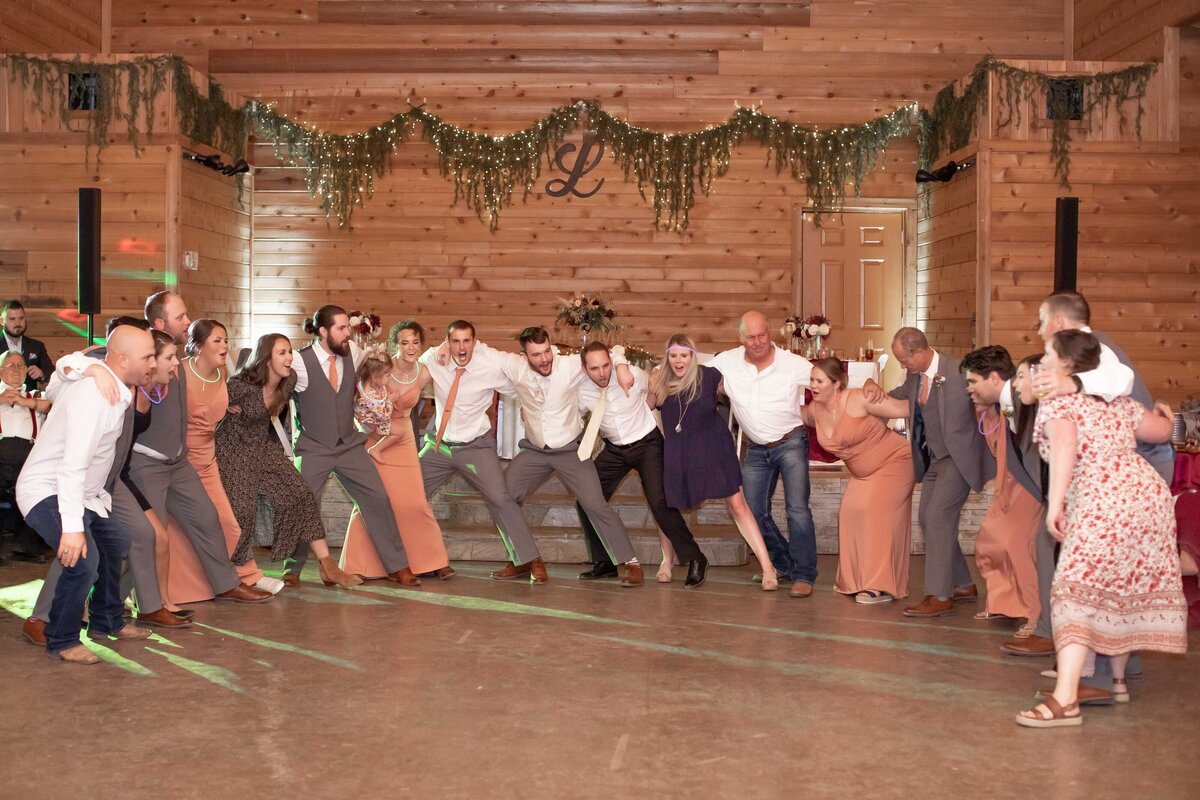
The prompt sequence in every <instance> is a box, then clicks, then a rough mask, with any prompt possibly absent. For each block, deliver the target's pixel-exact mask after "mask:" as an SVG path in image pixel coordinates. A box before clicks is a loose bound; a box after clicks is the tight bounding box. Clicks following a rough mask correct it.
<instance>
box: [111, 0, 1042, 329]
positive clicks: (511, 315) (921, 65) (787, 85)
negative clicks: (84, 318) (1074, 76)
mask: <svg viewBox="0 0 1200 800" xmlns="http://www.w3.org/2000/svg"><path fill="white" fill-rule="evenodd" d="M113 14H114V18H113V25H114V28H113V49H114V52H153V51H161V50H169V51H172V52H180V53H181V54H183V55H184V56H185V57H187V58H188V59H189V60H190V61H191V63H192V64H193V65H195V66H196V67H198V68H200V69H204V70H208V71H211V72H212V73H213V75H214V76H215V77H216V78H217V79H218V80H220V81H221V82H222V83H223V84H224V85H225V86H226V88H227V89H229V90H232V91H235V92H240V93H244V94H247V95H257V96H261V97H264V98H266V99H269V100H273V101H275V102H277V103H278V106H279V108H280V109H281V110H283V111H285V112H287V113H289V114H291V115H293V116H294V117H296V118H297V119H301V120H304V121H307V122H311V123H314V124H317V125H320V126H322V127H327V128H332V129H337V130H353V129H361V128H364V127H367V126H369V125H371V124H373V123H376V122H379V121H381V120H383V119H385V118H386V117H387V116H389V115H390V114H391V113H394V112H395V111H397V110H400V109H402V108H404V102H403V101H404V99H405V98H407V97H412V98H414V99H416V100H417V101H418V102H420V101H424V102H425V103H426V105H427V107H428V108H429V109H430V110H432V111H434V112H436V113H439V114H442V115H444V116H445V117H446V118H448V119H449V120H450V121H453V122H456V123H458V124H464V125H471V126H473V127H476V128H478V129H480V130H487V131H491V132H503V131H505V130H512V129H515V128H518V127H523V126H525V125H527V124H528V123H529V121H530V120H531V119H533V118H535V117H537V116H541V115H542V114H544V113H545V112H546V111H547V110H548V109H549V108H551V107H553V106H556V105H559V104H562V103H564V102H567V101H569V100H570V99H571V98H572V97H576V96H582V97H598V98H600V99H601V100H602V102H603V103H604V104H605V107H606V108H607V109H608V110H610V111H612V112H614V113H616V114H618V115H621V116H625V117H628V118H629V119H631V120H632V121H634V122H636V123H638V124H643V125H647V126H653V127H658V128H661V129H663V130H668V131H675V130H688V129H696V128H699V127H702V126H703V125H705V124H708V123H711V122H716V121H720V120H723V119H725V118H726V117H727V116H728V115H729V113H730V112H731V111H732V110H733V107H734V106H733V103H734V101H735V100H737V101H740V102H741V103H743V104H750V103H755V102H759V101H762V102H763V103H764V107H765V109H766V110H767V111H769V112H771V113H773V114H776V115H779V116H782V117H784V118H786V119H789V120H792V121H796V122H801V123H835V122H847V121H848V122H854V121H861V120H866V119H869V118H872V117H874V116H877V115H879V114H881V113H885V112H886V111H888V110H890V109H892V108H894V107H895V106H896V105H898V104H901V103H903V102H905V101H907V100H909V99H914V98H915V99H919V100H923V101H927V100H930V99H931V98H932V96H933V94H934V93H935V92H936V91H937V90H938V89H939V88H941V86H943V85H944V84H945V83H946V82H947V81H950V80H953V79H955V78H958V77H960V76H961V75H963V74H964V73H966V72H967V71H968V70H969V69H970V68H971V66H972V65H974V64H975V62H976V61H977V60H978V59H979V57H980V56H981V55H983V54H984V53H986V52H994V53H996V54H997V55H998V56H1001V57H1004V58H1057V57H1061V55H1062V53H1063V49H1064V33H1063V30H1064V29H1063V23H1064V9H1063V6H1062V4H1053V3H1051V4H1048V3H1045V2H1042V0H1019V2H1017V3H1016V4H1015V5H1014V4H1011V3H1010V4H1005V5H1003V6H1000V5H998V4H996V3H993V2H988V1H986V0H965V1H964V2H957V3H954V4H944V3H941V2H900V1H899V0H863V2H856V3H854V4H846V3H843V2H839V1H838V0H813V2H811V3H806V2H760V3H752V4H746V3H733V2H688V3H677V4H670V5H662V4H655V3H647V2H636V1H632V0H631V1H616V0H614V1H610V0H602V1H600V2H594V3H558V4H547V3H537V2H510V3H491V2H481V3H471V4H461V3H448V2H360V1H355V2H339V1H338V0H329V1H325V0H322V1H321V2H317V1H316V0H293V2H290V3H275V2H267V0H247V1H245V2H227V1H226V0H222V2H188V3H171V4H167V3H162V2H157V1H156V0H127V2H122V3H120V4H115V5H114V9H113ZM765 156H766V154H765V153H764V152H763V151H762V150H760V149H758V148H748V149H746V150H745V151H743V152H741V153H738V154H737V156H736V158H735V161H734V166H733V168H732V169H731V171H730V175H729V177H728V178H725V179H722V180H718V181H717V182H716V183H715V185H714V195H713V196H712V197H710V198H701V199H700V200H699V201H698V204H697V207H696V209H695V210H694V211H693V213H692V224H691V227H690V228H689V230H688V231H687V232H686V233H683V234H678V233H668V232H662V231H658V232H656V231H655V230H654V229H653V225H652V221H653V216H652V210H651V208H650V206H649V205H648V204H647V203H646V202H644V201H643V200H642V199H641V198H640V196H639V195H638V192H637V190H636V188H635V187H634V186H632V185H630V184H627V183H625V182H623V180H621V176H620V174H619V172H618V171H617V170H616V169H615V168H614V167H613V165H612V164H611V163H610V162H609V161H608V160H607V159H606V160H605V161H603V162H602V163H601V165H600V166H599V167H598V168H597V169H595V170H594V171H592V172H591V173H589V174H587V175H586V176H584V178H583V179H582V180H581V181H580V184H579V188H580V189H581V190H582V191H590V189H592V188H593V187H595V186H596V184H597V183H598V181H599V180H600V179H604V181H605V183H604V185H603V187H601V189H600V190H599V191H598V192H597V193H596V194H595V195H594V196H592V197H590V198H580V197H568V198H561V199H560V198H554V197H549V196H547V195H546V194H545V192H544V191H543V187H544V186H545V183H546V181H547V180H550V179H552V178H562V177H565V176H564V175H562V174H561V173H555V172H552V171H547V172H544V173H543V176H542V179H541V181H540V182H539V187H538V188H539V191H538V194H537V196H535V197H533V198H531V199H530V201H529V202H528V203H527V204H525V205H521V204H519V203H518V204H517V205H515V206H514V207H512V208H510V209H508V210H507V211H506V212H505V213H504V214H503V216H502V217H501V224H500V229H499V231H498V232H497V233H495V234H493V233H490V232H489V231H488V228H487V226H486V225H485V224H481V223H480V222H479V221H478V220H477V219H476V218H475V215H474V214H473V213H472V212H469V211H467V210H466V209H464V208H462V207H461V206H460V207H457V208H456V207H452V206H451V198H452V186H451V185H450V184H449V183H447V182H446V181H444V180H443V179H442V178H441V177H440V176H438V174H437V168H436V162H435V160H434V158H433V155H432V152H431V150H430V149H429V148H427V147H426V146H424V145H423V144H419V143H410V144H406V145H405V146H404V147H402V148H401V150H400V152H399V154H398V155H397V156H396V162H395V163H396V166H397V169H396V171H395V172H394V173H392V174H391V175H389V176H387V177H385V178H383V179H381V180H378V181H377V182H376V187H377V188H376V195H375V197H374V198H373V199H372V200H370V201H368V202H367V204H366V205H365V206H364V207H363V208H361V209H359V210H358V211H357V214H356V216H355V219H354V228H353V229H352V230H349V231H346V230H339V229H338V228H337V226H336V224H335V225H330V224H328V223H327V222H326V220H325V218H324V216H323V215H322V214H321V213H320V211H319V209H318V208H317V207H316V205H315V204H314V203H313V201H312V200H311V199H309V198H308V196H307V194H306V192H305V191H304V189H303V185H302V183H301V181H300V176H299V173H298V172H297V171H296V170H291V169H287V168H284V167H280V166H276V165H275V164H274V162H273V159H272V158H271V153H270V148H269V147H261V146H260V147H259V148H258V149H257V152H256V154H255V158H256V163H257V164H258V165H259V166H261V167H262V169H261V170H259V174H258V176H257V180H256V191H255V195H254V201H255V202H254V215H253V227H254V248H253V254H252V258H253V285H254V312H253V313H254V319H253V325H252V327H253V329H254V331H255V332H256V333H261V332H264V331H267V330H272V329H279V330H284V331H286V332H288V333H292V334H295V333H296V332H297V328H296V323H297V320H298V319H299V318H300V317H302V316H303V315H304V314H305V313H307V312H310V311H311V310H312V309H313V308H314V307H315V306H316V305H318V304H320V303H321V302H324V301H326V300H327V299H329V300H333V301H336V302H339V303H341V304H343V305H345V306H348V307H361V308H365V309H372V310H375V311H377V312H379V313H380V314H382V315H383V317H384V319H385V322H387V323H391V322H393V321H395V320H396V319H398V318H399V317H401V316H402V315H414V316H417V317H419V318H420V319H421V320H422V322H424V323H426V324H427V325H428V326H430V327H431V328H434V329H437V328H439V327H441V326H442V325H444V324H445V323H446V322H448V321H449V320H450V319H452V318H454V317H457V316H465V317H468V318H473V319H474V320H475V321H476V322H477V323H479V332H480V334H481V336H484V337H486V338H488V339H491V340H493V341H503V340H507V341H511V337H512V336H513V334H514V333H515V332H516V331H517V330H518V329H519V328H521V327H522V326H524V325H526V324H532V323H542V324H545V323H548V322H549V321H550V319H551V318H552V314H553V306H554V301H555V298H556V297H559V296H563V295H566V294H568V293H569V292H571V291H573V290H581V291H598V292H603V293H605V294H608V295H610V296H611V297H612V298H613V300H614V301H615V303H616V306H617V309H618V310H619V312H620V313H621V316H622V318H623V319H624V320H625V321H626V322H627V323H629V325H630V328H629V329H628V331H626V334H625V335H626V338H628V339H629V340H631V341H634V342H638V343H642V344H644V345H646V346H648V347H652V348H657V347H659V346H661V344H662V342H663V341H664V340H665V339H666V337H667V336H668V335H669V334H670V333H672V332H674V331H675V330H679V329H683V330H687V331H689V332H691V333H692V334H693V335H694V336H695V337H696V338H697V339H698V340H700V342H701V343H702V345H703V346H705V347H722V346H727V345H730V344H732V343H733V342H734V338H735V328H736V320H737V317H738V315H739V314H740V313H741V312H742V311H744V310H745V309H747V308H752V307H759V308H762V309H764V310H766V311H768V312H769V313H770V314H771V315H772V316H773V317H774V318H776V319H779V318H781V317H782V316H783V315H784V314H785V312H787V311H789V310H790V309H791V307H792V295H793V290H792V286H793V284H792V275H793V272H794V270H795V269H796V260H797V258H798V256H796V255H795V254H794V249H793V248H794V245H793V241H792V230H793V228H794V227H795V217H796V214H797V213H798V212H797V208H799V207H801V206H803V204H804V202H805V197H804V191H803V187H800V186H798V185H797V184H795V183H794V182H792V181H791V180H790V179H786V178H777V177H776V176H775V175H774V171H773V170H771V169H770V168H768V167H766V166H764V160H765ZM914 160H915V147H914V146H913V144H912V142H911V141H906V142H899V143H897V144H896V145H895V146H893V147H892V149H891V151H890V152H889V154H888V156H887V158H886V159H885V162H884V169H882V170H880V171H878V172H877V173H875V174H874V175H872V176H871V178H870V180H869V181H868V183H867V185H866V186H865V187H864V192H863V194H864V201H863V202H864V203H865V204H868V205H872V206H879V205H886V204H888V203H892V204H900V205H901V206H907V207H910V208H911V207H913V205H914V203H915V190H914V184H913V181H912V173H913V169H914V164H913V162H914ZM910 235H912V234H910ZM907 300H908V301H909V302H910V303H911V300H912V298H907ZM192 305H193V306H196V303H195V302H193V303H192ZM835 322H836V321H835ZM833 344H834V346H836V335H835V338H834V340H833Z"/></svg>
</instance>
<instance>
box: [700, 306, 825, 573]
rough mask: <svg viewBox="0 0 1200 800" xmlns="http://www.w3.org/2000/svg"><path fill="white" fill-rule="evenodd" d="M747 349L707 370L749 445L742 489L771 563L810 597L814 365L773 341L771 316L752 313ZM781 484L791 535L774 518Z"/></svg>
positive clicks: (747, 319)
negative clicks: (806, 413) (809, 421)
mask: <svg viewBox="0 0 1200 800" xmlns="http://www.w3.org/2000/svg"><path fill="white" fill-rule="evenodd" d="M738 341H740V342H741V343H742V346H741V347H738V348H735V349H733V350H726V351H725V352H723V353H719V354H717V355H716V356H714V357H713V358H712V360H711V361H709V362H708V366H710V367H715V368H716V369H718V370H720V372H721V375H722V377H723V379H724V380H723V386H724V391H725V394H726V395H728V396H729V403H730V405H731V406H732V408H733V414H734V416H735V417H736V418H737V422H738V425H739V426H741V429H742V433H744V434H745V435H746V438H747V439H748V440H749V442H750V445H749V447H747V449H746V462H745V464H744V465H743V466H742V483H743V490H744V491H745V494H746V502H747V503H748V504H749V505H750V510H751V511H753V512H754V516H755V518H756V519H757V520H758V527H759V529H760V530H762V535H763V540H764V541H765V542H766V544H767V552H769V553H770V554H771V563H772V564H774V565H775V569H776V570H777V571H778V572H779V574H780V577H781V578H782V577H786V578H790V579H791V580H792V581H793V582H794V583H793V586H792V592H791V594H792V597H808V596H809V595H811V594H812V587H813V582H815V581H816V579H817V534H816V528H815V527H814V525H813V516H812V511H811V510H810V509H809V507H808V493H809V484H808V430H807V429H806V428H805V427H804V419H803V418H802V417H801V416H800V407H801V406H802V405H803V404H804V390H805V388H806V387H807V386H808V381H809V375H810V374H811V373H812V362H810V361H809V360H808V359H806V358H801V357H800V356H798V355H796V354H795V353H792V352H790V351H788V350H783V349H781V348H779V347H776V346H775V343H774V342H772V341H771V326H770V323H769V322H768V321H767V318H766V316H765V315H763V314H762V313H761V312H758V311H747V312H746V313H745V314H743V315H742V320H741V324H740V325H739V326H738ZM780 478H782V479H783V500H784V506H785V508H786V509H787V526H788V536H787V538H786V539H785V538H784V536H783V534H782V533H781V532H780V530H779V526H778V525H777V524H776V523H775V519H774V518H773V517H772V516H771V498H772V497H773V496H774V494H775V487H776V486H777V485H778V484H779V480H780Z"/></svg>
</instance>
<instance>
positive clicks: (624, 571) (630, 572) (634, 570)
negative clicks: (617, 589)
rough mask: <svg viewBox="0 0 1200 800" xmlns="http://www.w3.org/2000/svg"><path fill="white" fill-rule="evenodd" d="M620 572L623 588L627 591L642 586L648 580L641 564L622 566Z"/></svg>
mask: <svg viewBox="0 0 1200 800" xmlns="http://www.w3.org/2000/svg"><path fill="white" fill-rule="evenodd" d="M620 572H621V586H623V587H624V588H626V589H632V588H634V587H635V586H641V585H642V584H643V583H644V582H645V580H646V578H645V574H644V573H643V572H642V565H641V564H622V565H621V567H620Z"/></svg>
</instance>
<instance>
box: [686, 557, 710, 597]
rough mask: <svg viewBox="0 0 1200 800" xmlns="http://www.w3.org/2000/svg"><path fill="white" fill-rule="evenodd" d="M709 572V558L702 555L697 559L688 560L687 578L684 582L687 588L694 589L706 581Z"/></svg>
mask: <svg viewBox="0 0 1200 800" xmlns="http://www.w3.org/2000/svg"><path fill="white" fill-rule="evenodd" d="M707 574H708V559H707V558H705V557H704V556H703V555H701V556H700V557H699V558H697V559H696V560H695V561H689V562H688V574H687V580H685V581H684V582H683V586H684V588H685V589H694V588H695V587H697V586H699V585H700V584H702V583H704V578H705V577H706V575H707Z"/></svg>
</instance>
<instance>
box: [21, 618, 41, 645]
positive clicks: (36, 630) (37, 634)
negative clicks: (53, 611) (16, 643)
mask: <svg viewBox="0 0 1200 800" xmlns="http://www.w3.org/2000/svg"><path fill="white" fill-rule="evenodd" d="M21 638H22V639H24V640H25V641H27V642H29V643H30V644H36V645H37V646H38V647H45V646H46V623H44V622H42V621H41V620H40V619H37V618H36V617H30V618H29V619H27V620H25V623H24V624H23V625H21Z"/></svg>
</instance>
